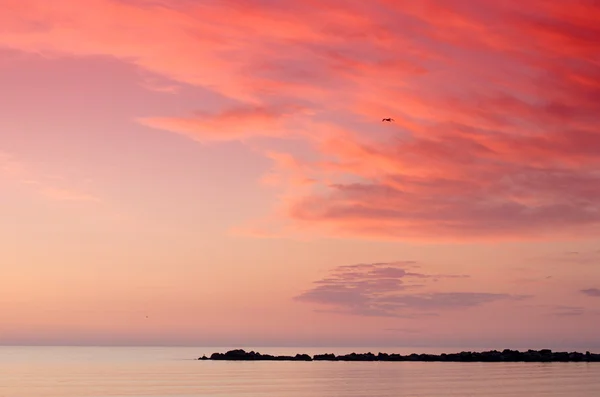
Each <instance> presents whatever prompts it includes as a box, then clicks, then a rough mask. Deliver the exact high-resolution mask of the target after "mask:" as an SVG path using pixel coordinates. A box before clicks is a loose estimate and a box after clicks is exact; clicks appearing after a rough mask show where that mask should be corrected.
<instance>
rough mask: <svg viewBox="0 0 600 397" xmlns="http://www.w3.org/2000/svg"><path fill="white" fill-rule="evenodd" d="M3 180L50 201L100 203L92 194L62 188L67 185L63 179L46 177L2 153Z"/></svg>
mask: <svg viewBox="0 0 600 397" xmlns="http://www.w3.org/2000/svg"><path fill="white" fill-rule="evenodd" d="M2 178H6V179H7V180H10V181H11V182H13V183H19V184H22V185H25V186H28V187H29V188H30V189H31V190H32V191H34V192H36V193H37V194H39V195H41V196H43V197H46V198H48V199H50V200H56V201H93V202H99V201H100V199H99V198H98V197H97V196H95V195H93V194H91V193H87V192H84V191H82V190H79V189H76V188H73V187H64V186H61V185H62V184H64V183H65V182H64V181H61V179H62V178H57V177H50V176H46V175H44V174H43V173H42V172H37V171H35V170H33V169H32V167H30V166H28V165H27V164H25V163H23V162H22V161H20V160H18V159H16V158H15V157H14V156H13V155H9V154H8V153H2V152H0V183H1V182H2ZM59 182H60V183H59Z"/></svg>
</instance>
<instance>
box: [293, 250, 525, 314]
mask: <svg viewBox="0 0 600 397" xmlns="http://www.w3.org/2000/svg"><path fill="white" fill-rule="evenodd" d="M414 267H416V268H417V269H418V266H417V265H416V264H415V263H414V262H411V261H408V262H392V263H370V264H358V265H346V266H339V267H337V268H335V269H333V270H332V271H331V273H330V275H329V276H328V277H326V278H323V279H321V280H318V281H315V282H314V284H315V286H314V287H313V288H311V289H309V290H307V291H304V292H303V293H301V294H300V295H298V296H296V297H295V298H294V299H295V300H297V301H304V302H312V303H316V304H319V305H326V306H330V307H333V309H329V311H335V312H340V313H346V314H352V315H359V316H382V317H408V318H411V317H419V316H435V315H437V313H438V312H439V311H444V310H453V309H466V308H470V307H475V306H480V305H484V304H486V303H491V302H495V301H499V300H504V299H513V300H514V299H524V298H525V296H516V295H510V294H502V293H487V292H431V291H427V292H417V291H418V290H419V289H422V288H424V287H426V286H428V284H429V283H430V282H431V281H436V280H440V279H452V278H468V276H467V275H455V274H427V273H422V272H419V271H417V270H416V269H415V268H414Z"/></svg>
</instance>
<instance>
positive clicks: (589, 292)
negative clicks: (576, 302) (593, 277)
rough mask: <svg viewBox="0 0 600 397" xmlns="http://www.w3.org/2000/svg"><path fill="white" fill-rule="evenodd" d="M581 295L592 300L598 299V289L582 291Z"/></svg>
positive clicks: (599, 296) (599, 292) (599, 293)
mask: <svg viewBox="0 0 600 397" xmlns="http://www.w3.org/2000/svg"><path fill="white" fill-rule="evenodd" d="M581 293H582V294H584V295H587V296H590V297H592V298H600V288H587V289H582V290H581Z"/></svg>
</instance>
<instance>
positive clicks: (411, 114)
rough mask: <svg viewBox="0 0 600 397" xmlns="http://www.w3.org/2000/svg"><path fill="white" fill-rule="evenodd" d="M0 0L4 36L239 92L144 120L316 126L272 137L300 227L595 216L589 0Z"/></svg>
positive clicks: (575, 224)
mask: <svg viewBox="0 0 600 397" xmlns="http://www.w3.org/2000/svg"><path fill="white" fill-rule="evenodd" d="M5 3H6V7H5V10H4V11H3V13H2V15H1V16H0V26H2V35H0V46H4V47H8V48H13V49H19V50H23V51H30V52H41V53H46V54H48V53H50V54H54V55H56V54H58V55H60V54H68V55H77V56H89V55H104V56H111V57H116V58H118V59H120V60H122V61H124V62H130V63H132V64H135V65H137V66H138V67H140V68H143V69H145V70H147V71H150V72H152V73H155V74H159V75H162V76H164V77H167V78H169V79H172V80H175V81H177V82H181V83H186V84H189V85H192V86H197V87H202V88H204V89H209V90H211V91H214V92H215V93H216V94H218V95H219V96H221V97H224V98H225V99H226V100H228V101H230V103H229V104H228V105H227V106H228V107H227V108H226V109H225V110H220V111H219V110H216V111H215V110H214V107H211V108H210V109H211V110H210V111H209V110H207V108H208V106H206V107H203V104H190V108H189V109H187V110H186V111H188V112H189V113H188V114H190V116H184V117H180V116H172V115H152V116H147V117H140V118H139V121H140V122H141V123H143V124H145V125H147V126H150V127H153V128H159V129H163V130H168V131H172V132H175V133H179V134H185V135H187V136H190V137H191V138H193V139H195V140H200V141H207V140H216V141H230V140H243V141H246V142H247V141H249V140H250V139H251V138H256V137H262V138H269V139H270V140H271V141H273V140H283V139H289V138H293V139H298V140H301V141H302V143H303V144H308V145H309V146H310V147H311V148H312V150H313V153H312V156H308V157H310V159H306V158H300V156H299V155H298V153H297V152H295V151H290V152H289V153H288V154H285V153H280V151H277V152H278V153H279V154H277V155H276V156H271V157H272V158H273V160H274V161H275V168H276V171H275V172H273V173H271V174H270V175H268V176H266V177H265V180H267V181H270V182H272V183H273V182H277V183H279V184H280V186H281V185H282V184H283V186H281V188H282V190H283V191H284V192H285V194H284V195H283V197H282V198H281V202H280V204H281V205H282V207H280V208H278V210H280V211H282V212H281V213H283V214H286V215H285V216H287V218H288V219H287V220H291V221H293V222H295V225H296V226H297V227H298V228H299V229H301V230H305V231H310V233H318V232H322V233H325V234H329V235H344V236H360V237H377V238H393V239H405V238H427V239H436V238H440V239H448V238H450V239H466V238H468V239H477V238H500V237H503V238H506V237H511V236H512V237H514V238H521V237H523V236H528V237H530V238H544V237H548V236H554V235H563V236H564V235H578V234H584V235H585V234H586V233H588V234H589V233H595V232H597V230H598V227H599V226H600V203H599V201H598V197H600V189H599V188H598V186H600V176H599V172H600V156H598V153H600V133H599V132H598V125H600V105H599V104H600V71H599V69H598V63H597V54H598V53H600V41H599V40H598V37H600V30H599V29H598V27H597V20H598V17H599V16H600V6H599V5H598V3H597V2H595V1H580V2H576V3H569V2H564V1H560V0H556V1H547V0H544V1H542V0H532V1H530V2H523V1H516V0H508V1H502V2H499V1H492V0H484V1H479V2H477V3H476V4H475V3H469V2H449V1H444V0H423V1H420V2H414V1H409V0H405V1H393V0H378V1H375V2H338V1H319V2H317V1H292V0H290V1H288V2H281V3H276V4H273V3H270V2H269V3H268V4H267V3H265V2H262V1H258V0H253V1H242V0H228V1H224V2H211V3H195V2H183V1H182V2H177V1H175V2H168V3H166V2H165V3H160V2H155V3H152V4H151V3H146V2H139V1H116V0H91V1H89V2H86V3H85V4H83V3H82V2H79V1H67V0H64V1H57V2H52V5H50V3H48V2H47V1H43V0H6V1H5ZM161 4H162V5H161ZM167 5H168V7H167ZM382 117H393V118H394V119H395V120H397V122H396V123H394V124H391V125H390V124H382V123H380V122H379V120H381V118H382ZM269 139H266V141H268V140H269ZM256 145H259V146H260V145H261V143H256ZM261 150H263V152H265V153H274V152H275V151H273V150H271V149H270V148H269V147H267V146H265V147H261ZM282 175H291V177H282ZM301 181H305V182H308V181H310V183H306V184H304V183H302V182H301ZM300 187H301V188H300ZM309 189H312V190H309Z"/></svg>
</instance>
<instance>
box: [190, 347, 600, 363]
mask: <svg viewBox="0 0 600 397" xmlns="http://www.w3.org/2000/svg"><path fill="white" fill-rule="evenodd" d="M198 360H230V361H445V362H600V354H595V353H591V352H589V351H586V352H585V354H584V353H579V352H570V353H567V352H553V351H552V350H550V349H542V350H539V351H538V350H531V349H530V350H527V351H526V352H520V351H518V350H510V349H504V350H502V351H501V352H500V351H498V350H490V351H484V352H470V351H466V352H460V353H450V354H446V353H442V354H440V355H435V354H416V353H413V354H410V355H408V356H403V355H401V354H397V353H392V354H388V353H381V352H380V353H378V354H377V355H375V354H373V353H371V352H368V353H355V352H353V353H350V354H345V355H340V356H336V355H335V354H333V353H328V354H315V355H314V356H313V357H311V356H309V355H308V354H301V353H298V354H296V355H295V356H273V355H270V354H261V353H258V352H254V351H251V352H246V351H245V350H242V349H236V350H230V351H228V352H226V353H213V354H212V355H211V356H210V358H207V357H206V356H202V357H200V358H199V359H198Z"/></svg>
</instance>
